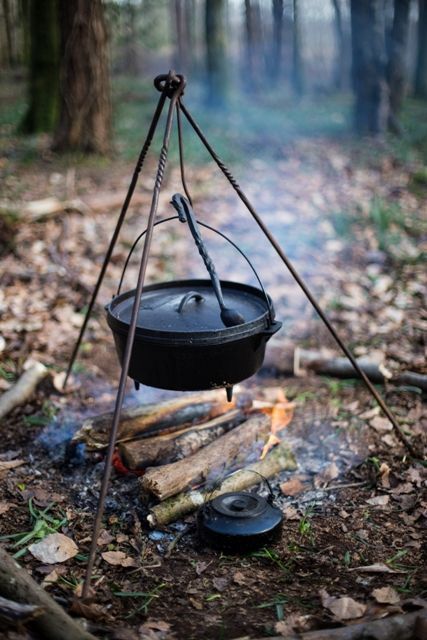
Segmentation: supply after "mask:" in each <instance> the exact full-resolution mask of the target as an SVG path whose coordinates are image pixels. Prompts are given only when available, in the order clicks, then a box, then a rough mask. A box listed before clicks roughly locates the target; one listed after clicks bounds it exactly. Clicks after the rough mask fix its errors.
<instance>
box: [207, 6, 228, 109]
mask: <svg viewBox="0 0 427 640" xmlns="http://www.w3.org/2000/svg"><path fill="white" fill-rule="evenodd" d="M205 29H206V70H207V75H208V96H207V98H208V105H212V106H221V105H223V104H224V103H225V100H226V96H227V65H226V53H225V52H226V35H225V1H224V0H206V4H205Z"/></svg>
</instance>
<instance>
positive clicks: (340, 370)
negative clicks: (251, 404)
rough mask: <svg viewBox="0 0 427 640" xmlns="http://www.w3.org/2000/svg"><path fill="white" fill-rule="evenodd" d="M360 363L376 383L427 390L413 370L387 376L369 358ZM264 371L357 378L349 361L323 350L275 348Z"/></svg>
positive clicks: (423, 378)
mask: <svg viewBox="0 0 427 640" xmlns="http://www.w3.org/2000/svg"><path fill="white" fill-rule="evenodd" d="M357 362H358V364H359V366H360V367H361V369H362V371H363V373H364V374H365V375H366V376H367V377H368V378H369V380H371V382H374V383H376V384H383V383H384V382H389V383H390V384H395V385H409V386H412V387H418V388H419V389H421V390H422V391H427V376H426V375H423V374H421V373H415V372H414V371H403V372H402V373H399V374H398V375H395V376H393V375H392V376H391V377H387V376H386V375H384V369H382V367H381V365H380V364H379V363H378V362H374V361H373V360H372V359H370V358H369V355H368V356H366V357H363V358H358V359H357ZM264 368H266V369H274V370H275V371H277V372H279V373H283V374H288V375H296V376H299V375H304V373H307V372H312V373H316V374H319V375H325V376H331V377H334V378H358V375H357V373H356V372H355V370H354V368H353V366H352V364H351V362H349V361H348V360H347V358H342V357H336V356H333V355H327V354H324V353H322V352H321V351H312V350H308V349H300V348H299V347H296V349H295V350H294V352H293V354H292V353H291V352H290V350H289V348H286V349H283V350H282V349H281V348H280V347H277V346H276V347H275V348H272V349H269V351H268V354H267V357H266V359H265V361H264Z"/></svg>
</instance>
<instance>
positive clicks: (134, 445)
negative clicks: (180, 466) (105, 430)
mask: <svg viewBox="0 0 427 640" xmlns="http://www.w3.org/2000/svg"><path fill="white" fill-rule="evenodd" d="M244 419H245V417H244V414H243V412H242V411H239V410H238V409H235V410H233V411H229V412H228V413H225V414H224V415H223V416H219V417H217V418H214V419H213V420H209V421H208V422H205V423H203V424H200V425H196V426H191V427H186V428H185V429H181V430H180V431H177V432H175V433H166V434H162V435H159V436H154V437H152V438H144V439H141V440H132V441H131V442H124V443H122V444H120V446H119V451H120V454H121V456H122V458H123V461H124V463H125V465H126V466H127V467H128V469H131V470H132V471H138V470H140V469H145V468H146V467H148V466H159V465H162V464H167V463H169V462H174V461H176V460H180V459H182V458H185V457H187V456H190V455H192V454H193V453H195V452H196V451H198V450H199V449H201V447H205V446H206V445H208V444H210V443H211V442H212V441H213V440H215V439H216V438H218V437H219V436H222V435H223V434H224V433H226V432H227V431H230V430H231V429H233V428H234V427H236V426H237V425H238V424H240V423H241V422H243V420H244Z"/></svg>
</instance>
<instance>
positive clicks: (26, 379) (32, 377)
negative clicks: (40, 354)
mask: <svg viewBox="0 0 427 640" xmlns="http://www.w3.org/2000/svg"><path fill="white" fill-rule="evenodd" d="M47 374H48V370H47V368H46V367H45V366H44V364H42V363H41V362H35V363H34V364H33V365H32V366H31V367H30V368H29V369H28V370H27V371H25V372H24V373H23V374H22V376H21V377H20V378H19V380H18V382H16V383H15V384H14V385H13V387H11V388H10V389H8V390H7V391H5V393H3V395H2V396H1V397H0V420H1V419H2V418H4V417H5V416H6V415H7V414H8V413H9V412H10V411H12V409H15V407H19V406H20V405H22V404H25V402H27V400H29V399H30V398H31V396H32V395H33V393H34V391H35V389H36V387H37V385H38V384H39V382H41V380H43V378H45V377H46V376H47Z"/></svg>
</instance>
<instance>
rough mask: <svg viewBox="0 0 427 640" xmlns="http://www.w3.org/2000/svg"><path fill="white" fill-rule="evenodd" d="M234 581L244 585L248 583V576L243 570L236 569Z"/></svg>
mask: <svg viewBox="0 0 427 640" xmlns="http://www.w3.org/2000/svg"><path fill="white" fill-rule="evenodd" d="M233 582H234V583H235V584H238V585H239V586H241V587H242V586H243V585H244V584H246V578H245V576H244V575H243V573H242V572H241V571H235V572H234V573H233Z"/></svg>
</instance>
